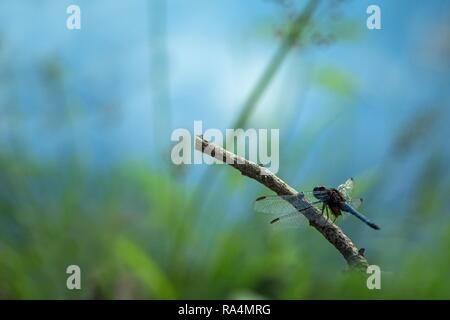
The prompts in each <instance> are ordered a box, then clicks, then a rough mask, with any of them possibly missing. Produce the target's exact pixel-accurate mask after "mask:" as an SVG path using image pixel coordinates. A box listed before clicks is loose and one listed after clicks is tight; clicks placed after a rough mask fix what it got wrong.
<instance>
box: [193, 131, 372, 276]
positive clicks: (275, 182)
mask: <svg viewBox="0 0 450 320" xmlns="http://www.w3.org/2000/svg"><path fill="white" fill-rule="evenodd" d="M195 148H196V149H197V150H199V151H201V152H203V153H205V154H208V155H210V156H211V157H214V158H216V159H218V160H220V161H222V162H224V163H226V164H228V165H230V166H232V167H233V168H235V169H237V170H239V171H240V172H241V173H242V174H243V175H244V176H247V177H249V178H252V179H254V180H256V181H258V182H259V183H261V184H263V185H265V186H266V187H267V188H269V189H270V190H272V191H274V192H275V193H277V194H278V195H294V194H297V193H298V192H297V191H296V190H295V189H294V188H292V187H291V186H289V185H288V184H287V183H286V182H284V181H283V180H281V179H280V178H279V177H278V176H276V175H275V174H273V173H272V172H270V171H269V170H268V169H267V168H264V167H261V166H259V165H258V164H256V163H253V162H251V161H248V160H246V159H244V158H242V157H240V156H238V155H236V154H234V153H232V152H229V151H227V150H225V149H223V148H222V147H219V146H217V145H215V144H213V143H210V142H208V141H207V140H205V139H203V137H200V136H197V137H196V140H195ZM292 205H294V206H298V207H300V206H301V207H305V205H309V203H308V202H307V200H306V199H305V198H302V199H298V200H297V201H295V202H293V203H292ZM302 213H303V214H304V215H305V217H306V218H307V219H308V221H309V224H310V225H311V226H313V227H314V228H315V229H317V231H319V232H320V233H321V234H322V235H323V236H324V237H325V239H327V240H328V242H330V243H331V244H332V245H333V246H334V247H335V248H336V249H337V250H338V251H339V252H340V253H341V254H342V256H343V257H344V259H345V260H346V261H347V263H348V265H349V266H350V267H352V268H357V269H363V270H364V271H365V270H366V268H367V266H368V262H367V260H366V258H365V257H364V256H363V255H362V254H361V253H360V252H359V251H358V248H357V247H356V246H355V245H354V244H353V242H352V241H351V240H350V238H349V237H348V236H346V235H345V234H344V232H342V230H341V228H339V227H338V226H337V225H335V224H334V223H332V222H331V221H329V220H327V219H326V218H325V217H324V216H323V215H322V214H321V213H320V212H319V210H317V209H316V208H315V207H314V206H311V207H310V208H309V209H307V210H303V211H302Z"/></svg>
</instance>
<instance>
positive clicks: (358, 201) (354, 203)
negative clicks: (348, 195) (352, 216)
mask: <svg viewBox="0 0 450 320" xmlns="http://www.w3.org/2000/svg"><path fill="white" fill-rule="evenodd" d="M362 203H363V198H355V199H352V200H351V201H350V205H351V206H352V207H353V208H354V209H358V208H359V207H361V205H362Z"/></svg>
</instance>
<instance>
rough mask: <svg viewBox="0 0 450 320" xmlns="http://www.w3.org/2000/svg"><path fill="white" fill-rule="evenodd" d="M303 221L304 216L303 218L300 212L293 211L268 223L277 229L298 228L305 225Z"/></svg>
mask: <svg viewBox="0 0 450 320" xmlns="http://www.w3.org/2000/svg"><path fill="white" fill-rule="evenodd" d="M305 220H306V218H305V216H303V214H302V213H301V212H300V211H294V212H291V213H288V214H285V215H281V216H279V217H277V218H275V219H273V220H272V221H270V223H271V224H273V225H274V226H275V227H278V228H299V227H302V226H305V225H307V224H306V223H305Z"/></svg>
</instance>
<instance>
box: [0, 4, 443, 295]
mask: <svg viewBox="0 0 450 320" xmlns="http://www.w3.org/2000/svg"><path fill="white" fill-rule="evenodd" d="M307 3H308V1H293V0H292V1H288V0H285V1H283V0H279V1H278V0H250V1H245V2H244V1H237V0H233V1H206V0H195V1H183V0H167V1H164V0H148V1H144V0H130V1H120V2H119V1H114V2H111V1H106V0H97V1H58V2H56V1H49V0H47V1H45V0H41V1H25V0H22V1H12V0H3V1H2V2H1V3H0V297H1V298H8V299H9V298H19V299H20V298H22V299H27V298H92V299H93V298H107V299H122V298H124V299H129V298H149V299H152V298H162V299H166V298H168V299H173V298H285V299H286V298H287V299H302V298H310V299H321V298H335V299H339V298H357V299H359V298H361V299H363V298H386V299H391V298H393V299H397V298H440V299H442V298H445V299H448V298H450V290H449V289H448V288H449V287H450V279H449V276H448V272H447V270H449V269H450V254H449V251H448V243H449V240H450V224H449V222H450V221H449V210H448V208H447V206H446V204H447V201H448V199H449V197H450V176H449V170H448V169H449V159H450V145H449V144H448V143H447V139H448V138H447V137H448V136H450V128H449V126H448V124H449V120H450V115H449V98H450V93H449V92H450V90H449V89H450V81H449V79H450V77H449V75H450V22H449V21H450V3H449V2H448V1H444V0H442V1H439V0H434V1H420V2H414V3H412V2H411V1H406V0H396V1H350V0H347V1H343V0H341V1H337V0H336V1H319V2H318V5H317V7H315V8H314V10H313V12H312V14H311V18H310V19H309V20H308V21H306V22H302V23H300V24H298V23H297V22H296V18H297V17H298V16H299V15H300V14H302V12H304V9H305V6H306V5H307ZM70 4H77V5H79V6H80V8H81V30H68V29H67V28H66V19H67V18H68V14H67V13H66V8H67V7H68V6H69V5H70ZM371 4H377V5H379V6H380V8H381V21H382V29H381V30H368V29H367V27H366V19H367V17H368V15H367V13H366V9H367V7H368V6H369V5H371ZM295 27H298V28H299V30H301V32H299V34H298V36H296V37H289V30H290V29H291V28H295ZM283 44H284V45H283ZM274 57H275V58H274ZM269 71H273V72H269ZM262 84H266V85H262ZM195 120H201V121H203V127H204V129H207V128H219V129H221V130H225V129H226V128H236V127H242V128H245V129H246V128H278V129H280V143H279V145H280V171H279V173H278V174H279V176H280V177H281V178H283V179H284V180H285V181H287V182H288V183H289V184H290V185H292V186H294V187H295V188H298V190H309V189H311V188H312V187H313V186H315V185H322V184H323V185H327V186H333V185H337V184H339V183H341V182H343V181H344V180H345V179H346V178H347V177H350V176H352V177H354V178H355V180H356V190H355V192H356V193H357V194H358V195H360V196H363V197H364V198H365V204H364V207H363V208H362V209H361V211H362V212H364V213H365V214H366V215H367V216H369V217H370V218H371V219H372V220H374V221H376V222H377V224H379V225H380V226H381V230H380V231H378V232H376V231H373V230H371V229H368V228H367V227H366V226H365V225H363V224H361V223H360V222H359V221H357V220H356V219H352V218H349V219H345V220H342V221H339V220H338V224H339V225H340V226H341V227H342V228H343V230H344V232H346V234H348V235H349V236H350V237H351V238H352V240H353V241H354V242H355V244H356V245H357V246H358V247H364V248H366V256H367V258H368V260H369V262H370V263H372V264H377V265H379V266H380V267H381V269H382V271H383V280H382V290H379V291H369V290H367V288H366V286H365V280H361V279H357V280H355V279H353V278H351V277H350V278H349V275H348V274H347V273H345V272H343V270H344V269H345V268H346V266H345V261H344V260H343V259H342V258H341V256H340V255H339V254H338V252H337V251H336V250H335V249H334V248H333V247H332V246H331V245H329V243H328V242H326V241H325V240H324V239H323V238H322V236H321V235H320V234H319V233H317V232H316V231H315V230H313V229H312V228H304V229H303V230H295V229H288V230H281V231H279V230H273V228H271V227H272V226H271V225H269V224H268V223H267V222H268V219H267V217H264V216H260V215H259V214H257V213H255V212H254V211H253V209H252V203H253V200H254V199H255V198H256V197H257V196H258V195H261V194H270V191H269V190H266V189H264V188H263V187H262V186H261V185H259V184H257V183H256V182H254V181H251V180H249V179H246V178H245V177H242V176H240V174H239V173H238V172H235V170H233V169H231V168H229V167H225V166H221V165H217V166H206V165H191V166H189V165H186V166H175V165H173V164H172V162H171V160H170V151H171V148H172V147H173V146H174V145H175V142H173V141H171V140H170V135H171V133H172V131H173V130H174V129H177V128H187V129H189V130H190V131H193V123H194V121H195ZM269 220H270V219H269ZM70 264H77V265H79V266H80V267H81V270H82V274H83V278H82V286H83V289H82V290H80V291H69V290H67V288H66V277H67V275H66V273H65V270H66V267H67V266H68V265H70Z"/></svg>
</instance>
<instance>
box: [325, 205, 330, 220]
mask: <svg viewBox="0 0 450 320" xmlns="http://www.w3.org/2000/svg"><path fill="white" fill-rule="evenodd" d="M324 205H325V204H324ZM325 212H326V213H327V221H328V220H330V212H329V211H328V206H325Z"/></svg>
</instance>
